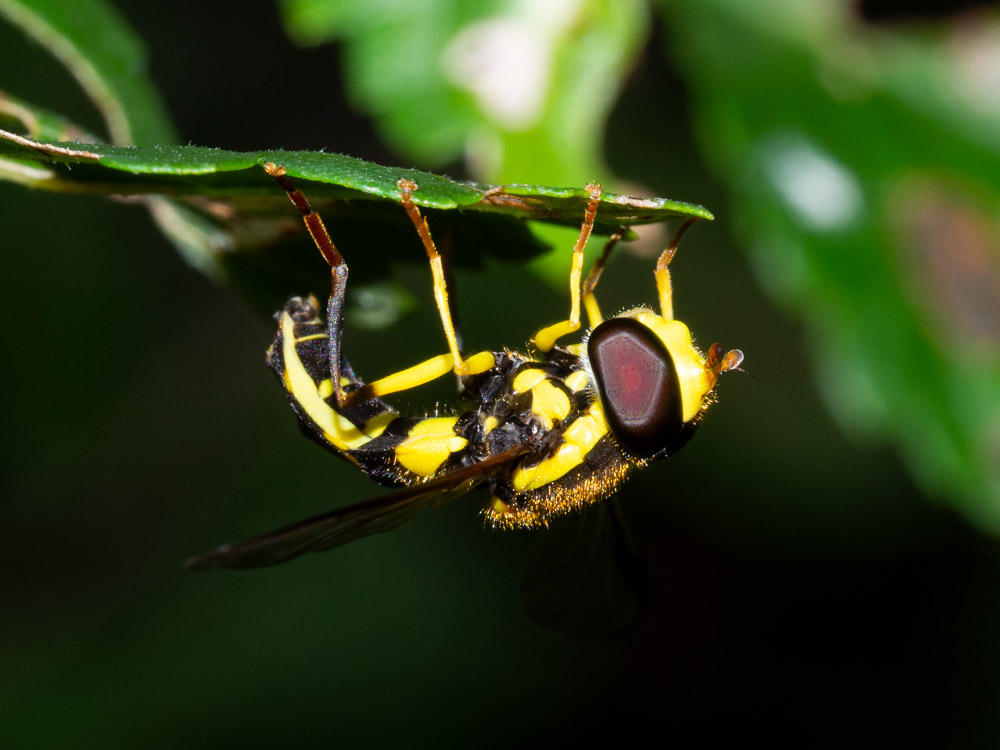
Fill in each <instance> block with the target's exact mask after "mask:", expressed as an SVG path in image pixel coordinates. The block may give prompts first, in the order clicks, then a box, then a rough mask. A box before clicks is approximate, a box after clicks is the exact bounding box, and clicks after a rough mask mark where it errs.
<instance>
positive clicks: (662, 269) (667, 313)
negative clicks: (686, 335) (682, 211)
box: [656, 216, 699, 320]
mask: <svg viewBox="0 0 1000 750" xmlns="http://www.w3.org/2000/svg"><path fill="white" fill-rule="evenodd" d="M698 220H699V219H698V217H697V216H692V217H691V218H690V219H688V220H687V221H685V222H684V223H683V224H681V226H680V228H679V229H678V230H677V231H676V232H675V233H674V238H673V239H672V240H671V241H670V244H669V245H667V249H666V250H664V251H663V252H662V253H661V254H660V259H659V260H658V261H656V290H657V291H658V292H659V294H660V315H662V316H663V319H664V320H673V319H674V290H673V286H672V285H671V283H670V269H669V268H668V266H669V265H670V260H671V259H672V258H673V257H674V253H676V252H677V245H678V244H679V243H680V241H681V237H683V236H684V233H685V232H686V231H687V230H688V229H690V228H691V226H692V225H693V224H694V223H695V222H696V221H698Z"/></svg>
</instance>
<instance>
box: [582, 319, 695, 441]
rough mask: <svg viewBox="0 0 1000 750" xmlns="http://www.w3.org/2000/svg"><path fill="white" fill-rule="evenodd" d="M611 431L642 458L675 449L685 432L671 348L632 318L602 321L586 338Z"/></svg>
mask: <svg viewBox="0 0 1000 750" xmlns="http://www.w3.org/2000/svg"><path fill="white" fill-rule="evenodd" d="M587 354H588V355H589V356H590V367H591V369H592V370H593V373H594V378H595V379H596V380H597V390H598V392H599V393H600V394H601V401H602V403H603V404H604V415H605V418H606V419H607V420H608V425H609V426H610V427H611V432H612V433H614V436H615V438H616V439H617V440H618V442H619V443H621V445H622V446H623V447H624V448H625V449H626V450H628V451H629V452H631V453H634V454H635V455H637V456H640V457H642V458H652V457H654V456H656V455H657V454H661V453H664V452H673V450H674V449H675V446H676V448H679V447H680V445H683V443H684V442H686V440H684V441H681V442H680V445H677V443H678V439H679V438H681V436H682V428H683V427H684V423H683V421H682V419H683V416H682V414H683V413H682V410H681V389H680V382H679V380H678V378H677V368H676V367H675V366H674V360H673V358H672V357H671V356H670V352H668V351H667V348H666V347H665V346H664V345H663V342H662V341H660V340H659V339H658V338H657V337H656V335H655V334H654V333H653V332H652V331H651V330H649V329H648V328H647V327H646V326H644V325H643V324H642V323H640V322H639V321H637V320H633V319H632V318H612V319H611V320H606V321H605V322H603V323H601V324H600V325H599V326H597V328H595V329H594V330H593V332H592V333H591V334H590V339H589V340H588V342H587Z"/></svg>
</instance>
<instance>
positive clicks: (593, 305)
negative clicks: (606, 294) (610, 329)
mask: <svg viewBox="0 0 1000 750" xmlns="http://www.w3.org/2000/svg"><path fill="white" fill-rule="evenodd" d="M627 231H628V227H624V226H622V227H619V228H618V231H617V232H615V233H614V234H613V235H611V236H610V237H608V241H607V243H605V245H604V251H603V252H602V253H601V257H600V258H598V259H597V262H596V263H595V264H594V267H593V268H591V269H590V273H589V274H587V280H586V281H584V282H583V307H584V309H585V310H586V311H587V318H588V320H590V327H591V328H594V327H596V326H599V325H600V324H601V323H603V322H604V316H603V315H601V308H600V307H599V306H598V304H597V297H595V296H594V288H595V287H596V286H597V282H598V281H600V280H601V272H602V271H604V264H605V263H607V262H608V256H610V255H611V251H612V250H614V249H615V245H617V244H618V242H619V241H620V240H621V238H622V237H623V236H624V235H625V232H627Z"/></svg>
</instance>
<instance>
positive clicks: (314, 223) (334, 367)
mask: <svg viewBox="0 0 1000 750" xmlns="http://www.w3.org/2000/svg"><path fill="white" fill-rule="evenodd" d="M264 171H265V172H267V173H268V174H269V175H270V176H271V177H273V178H274V179H275V180H277V182H278V184H279V185H281V187H282V189H284V191H285V193H287V194H288V199H289V200H290V201H291V202H292V205H294V206H295V207H296V208H297V209H299V212H300V213H301V214H302V221H303V223H305V225H306V229H308V230H309V235H310V236H311V237H312V239H313V242H314V243H315V244H316V248H317V249H318V250H319V252H320V254H321V255H322V256H323V260H325V261H326V262H327V263H328V264H329V266H330V276H331V279H332V286H331V289H330V299H329V301H328V302H327V307H326V325H327V333H328V335H327V341H328V346H329V348H330V380H331V382H332V384H333V392H334V393H335V394H336V397H337V406H338V407H339V408H341V409H343V408H345V407H346V406H347V405H348V401H349V399H348V394H347V393H346V392H345V391H344V387H343V383H342V380H341V372H340V363H341V347H340V345H341V340H342V337H341V334H342V333H343V330H344V293H345V292H346V290H347V263H346V262H344V258H343V256H342V255H341V254H340V251H338V250H337V248H336V246H334V244H333V240H331V239H330V234H329V233H328V232H327V231H326V226H325V225H324V224H323V219H322V218H321V217H320V215H319V214H318V213H316V212H315V211H313V210H312V206H310V205H309V201H308V200H306V197H305V196H304V195H303V194H302V191H301V190H299V189H298V188H297V187H295V185H294V184H293V183H292V181H291V180H290V179H289V178H288V176H287V175H286V174H285V168H284V167H281V166H278V165H276V164H274V163H273V162H267V163H266V164H265V165H264ZM350 400H351V401H354V400H355V399H350Z"/></svg>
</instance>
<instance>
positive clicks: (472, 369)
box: [348, 352, 496, 402]
mask: <svg viewBox="0 0 1000 750" xmlns="http://www.w3.org/2000/svg"><path fill="white" fill-rule="evenodd" d="M454 364H455V359H454V356H453V355H452V354H441V355H438V356H437V357H431V358H430V359H428V360H425V361H423V362H421V363H420V364H418V365H414V366H413V367H408V368H407V369H405V370H400V371H399V372H395V373H393V374H392V375H386V376H385V377H384V378H379V379H378V380H376V381H374V382H372V383H368V384H367V385H365V386H363V387H361V388H359V389H358V390H357V391H352V392H351V393H350V394H348V397H349V398H353V397H355V394H362V392H363V397H362V398H361V401H362V402H363V401H367V400H369V399H372V398H377V397H378V396H387V395H389V394H390V393H399V392H400V391H408V390H410V389H411V388H416V387H417V386H421V385H424V384H425V383H429V382H431V381H432V380H437V379H438V378H440V377H441V376H442V375H445V374H447V373H448V372H451V370H452V369H453V367H454ZM495 365H496V361H495V360H494V359H493V354H492V353H490V352H479V353H478V354H474V355H472V356H471V357H469V358H468V359H467V360H465V366H466V368H467V369H468V372H467V373H466V374H468V375H478V374H479V373H481V372H486V371H487V370H490V369H492V368H493V367H494V366H495Z"/></svg>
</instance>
